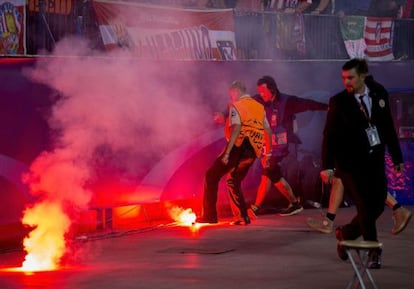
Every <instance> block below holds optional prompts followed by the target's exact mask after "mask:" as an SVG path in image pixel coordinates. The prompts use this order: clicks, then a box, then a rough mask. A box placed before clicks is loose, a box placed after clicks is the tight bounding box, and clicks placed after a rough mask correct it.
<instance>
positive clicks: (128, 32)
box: [93, 0, 236, 60]
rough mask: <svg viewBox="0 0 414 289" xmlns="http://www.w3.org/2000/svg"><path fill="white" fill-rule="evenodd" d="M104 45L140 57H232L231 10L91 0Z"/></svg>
mask: <svg viewBox="0 0 414 289" xmlns="http://www.w3.org/2000/svg"><path fill="white" fill-rule="evenodd" d="M93 7H94V9H95V13H96V18H97V21H98V24H99V29H100V32H101V35H102V40H103V43H104V45H105V47H106V48H107V50H111V49H114V48H126V49H128V50H129V51H130V52H131V53H132V54H133V55H134V56H135V57H138V58H142V59H177V60H211V59H220V60H234V59H236V55H235V49H236V42H235V35H234V20H233V10H232V9H220V10H194V9H178V8H167V7H162V6H151V5H144V4H137V3H129V2H122V1H114V2H112V1H105V0H97V1H93Z"/></svg>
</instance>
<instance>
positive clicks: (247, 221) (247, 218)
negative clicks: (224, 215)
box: [230, 216, 251, 226]
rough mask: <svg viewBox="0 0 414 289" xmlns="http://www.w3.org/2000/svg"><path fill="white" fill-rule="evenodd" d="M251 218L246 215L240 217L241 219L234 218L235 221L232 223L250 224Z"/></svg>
mask: <svg viewBox="0 0 414 289" xmlns="http://www.w3.org/2000/svg"><path fill="white" fill-rule="evenodd" d="M250 223H251V221H250V218H249V216H245V217H240V218H239V219H236V220H234V221H233V222H231V223H230V225H236V226H241V225H243V226H246V225H248V224H250Z"/></svg>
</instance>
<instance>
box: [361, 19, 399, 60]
mask: <svg viewBox="0 0 414 289" xmlns="http://www.w3.org/2000/svg"><path fill="white" fill-rule="evenodd" d="M393 28H394V25H393V20H392V19H391V18H378V17H367V20H366V24H365V31H364V38H365V43H366V45H367V48H366V51H365V54H366V56H367V58H368V59H369V60H380V61H381V60H382V61H384V60H385V61H386V60H393V59H394V55H393V53H392V40H393Z"/></svg>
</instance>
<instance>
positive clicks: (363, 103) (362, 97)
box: [359, 94, 369, 118]
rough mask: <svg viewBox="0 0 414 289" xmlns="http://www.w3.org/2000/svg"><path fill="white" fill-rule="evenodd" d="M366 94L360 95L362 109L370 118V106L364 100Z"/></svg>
mask: <svg viewBox="0 0 414 289" xmlns="http://www.w3.org/2000/svg"><path fill="white" fill-rule="evenodd" d="M364 96H365V94H361V95H360V96H359V100H360V101H361V105H362V109H363V110H364V112H365V114H366V116H367V117H368V118H369V110H368V107H367V105H366V103H365V101H364Z"/></svg>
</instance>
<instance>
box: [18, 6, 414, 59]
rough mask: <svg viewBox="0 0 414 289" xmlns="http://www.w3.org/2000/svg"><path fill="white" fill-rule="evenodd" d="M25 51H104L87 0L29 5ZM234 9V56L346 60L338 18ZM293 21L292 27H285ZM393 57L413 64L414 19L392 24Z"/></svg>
mask: <svg viewBox="0 0 414 289" xmlns="http://www.w3.org/2000/svg"><path fill="white" fill-rule="evenodd" d="M28 3H29V5H27V6H26V9H27V33H26V46H27V54H28V55H37V54H47V53H49V52H50V51H52V50H53V49H54V47H55V44H56V42H57V41H59V40H60V39H62V38H64V37H65V36H68V35H79V36H82V37H85V38H87V39H88V40H89V41H90V42H91V46H92V47H93V48H94V49H103V44H102V41H101V36H100V32H99V29H98V25H97V23H96V21H95V16H94V11H93V8H92V5H91V1H88V0H29V2H28ZM303 16H304V17H303V18H301V20H300V21H298V18H295V17H298V15H295V14H284V13H275V12H252V11H238V10H234V19H235V35H236V44H237V57H238V59H241V60H261V59H272V60H275V59H293V60H305V59H315V60H322V59H347V58H349V56H348V54H347V52H346V49H345V46H344V43H343V40H342V36H341V31H340V26H339V19H340V18H339V17H337V16H332V15H317V16H316V15H310V14H304V15H303ZM292 21H296V22H295V25H287V24H288V23H292ZM393 52H394V56H395V58H396V59H398V60H411V59H414V19H396V20H395V21H394V39H393Z"/></svg>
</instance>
